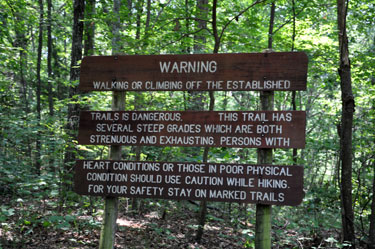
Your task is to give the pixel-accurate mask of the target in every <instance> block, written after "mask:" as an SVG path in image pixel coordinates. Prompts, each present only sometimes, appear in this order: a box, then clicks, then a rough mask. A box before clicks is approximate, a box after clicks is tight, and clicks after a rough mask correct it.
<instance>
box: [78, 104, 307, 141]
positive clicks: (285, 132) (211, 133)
mask: <svg viewBox="0 0 375 249" xmlns="http://www.w3.org/2000/svg"><path fill="white" fill-rule="evenodd" d="M305 125H306V114H305V112H304V111H223V112H220V111H184V112H179V111H85V112H81V116H80V126H79V135H78V143H80V144H87V145H90V144H95V145H144V146H207V147H249V148H304V146H305Z"/></svg>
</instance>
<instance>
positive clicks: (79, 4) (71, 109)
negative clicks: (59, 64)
mask: <svg viewBox="0 0 375 249" xmlns="http://www.w3.org/2000/svg"><path fill="white" fill-rule="evenodd" d="M73 8H74V10H73V11H74V20H73V37H72V52H71V65H70V81H71V82H74V81H78V80H79V72H80V70H79V64H78V62H79V61H80V60H81V59H82V40H83V21H82V20H83V19H84V11H85V1H84V0H74V3H73ZM77 94H78V89H77V87H75V86H71V87H69V98H70V99H71V98H73V97H74V96H75V95H77ZM79 111H80V107H79V104H69V105H68V120H67V125H66V133H67V135H68V136H69V138H68V141H67V148H66V151H65V158H64V170H63V183H62V184H63V190H62V191H63V196H62V198H65V192H66V191H67V190H69V189H71V182H72V174H71V172H72V169H73V165H74V162H75V158H76V156H75V147H74V144H73V143H72V142H71V140H72V139H75V138H76V137H77V130H78V118H79Z"/></svg>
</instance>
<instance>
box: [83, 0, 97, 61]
mask: <svg viewBox="0 0 375 249" xmlns="http://www.w3.org/2000/svg"><path fill="white" fill-rule="evenodd" d="M94 14H95V0H87V1H86V10H85V16H86V17H85V19H86V22H85V39H84V56H89V55H93V54H94V44H95V42H94V37H95V22H94V21H93V20H92V18H93V17H94Z"/></svg>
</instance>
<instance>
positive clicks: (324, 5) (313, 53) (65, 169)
mask: <svg viewBox="0 0 375 249" xmlns="http://www.w3.org/2000/svg"><path fill="white" fill-rule="evenodd" d="M96 2H97V3H96V9H95V12H94V13H93V16H92V17H91V18H88V19H85V20H83V21H84V22H85V24H86V25H88V24H92V25H95V46H94V55H109V54H111V51H112V38H113V34H112V32H111V30H112V21H113V19H114V18H115V16H114V13H113V11H112V2H111V1H96ZM128 3H132V5H131V6H128V5H127V2H126V1H125V2H124V1H123V4H122V5H121V10H120V13H121V17H120V19H121V20H120V21H121V23H122V25H123V26H122V28H121V32H120V34H121V46H122V47H121V52H122V53H123V54H162V53H169V54H172V53H174V54H184V53H193V52H196V49H197V48H194V45H197V43H199V44H200V45H201V47H202V48H201V49H200V50H199V52H200V53H203V52H212V50H213V47H214V42H215V40H214V37H213V28H212V21H211V10H212V6H211V4H212V3H211V2H210V3H209V5H208V6H207V8H208V10H207V13H204V15H203V17H201V16H200V15H199V13H198V8H197V7H196V1H193V0H187V1H151V5H150V9H148V7H147V2H146V1H128ZM275 3H276V17H275V25H274V34H273V36H272V37H273V41H274V43H273V48H274V50H275V51H291V49H292V47H294V50H298V51H304V52H306V54H307V55H308V57H309V68H308V89H307V91H306V92H297V94H296V106H297V110H306V111H307V128H306V148H305V149H304V150H299V152H298V160H297V164H300V165H304V168H305V173H304V175H305V184H304V189H305V191H306V196H305V198H304V201H303V203H302V204H301V206H299V207H292V208H290V207H275V208H274V224H275V225H274V229H273V230H274V236H275V238H277V239H279V240H278V241H277V244H278V246H280V247H285V248H298V247H299V246H300V243H302V244H304V245H306V247H310V248H314V247H316V248H317V247H318V246H319V244H317V243H316V242H314V239H317V238H319V239H320V242H322V243H323V245H324V246H326V247H337V248H341V247H343V246H344V243H343V242H342V241H340V240H339V238H338V237H337V231H338V230H339V228H340V223H339V220H340V211H339V206H340V202H339V197H340V192H339V187H338V186H339V165H340V162H339V161H338V158H339V147H340V144H339V137H338V132H337V131H338V128H339V124H340V118H341V117H340V113H341V95H340V82H339V78H338V74H337V68H338V65H339V62H338V58H339V56H338V52H339V51H338V42H337V37H338V34H337V28H336V26H337V25H336V2H334V1H328V2H327V1H325V2H323V1H317V0H314V1H307V0H302V1H294V6H293V1H284V0H283V1H276V2H275ZM251 4H252V2H249V1H243V0H235V1H219V5H218V10H217V11H218V15H217V17H218V20H217V25H218V26H217V28H218V31H219V33H220V32H222V31H223V30H224V31H223V35H222V37H221V40H220V45H221V46H220V52H223V53H224V52H225V53H243V52H260V51H263V50H264V49H265V48H267V40H268V25H269V15H270V13H269V12H270V11H269V7H270V4H269V2H263V3H260V4H257V5H255V6H253V7H251V8H249V9H248V10H247V11H244V10H246V9H247V8H248V7H249V6H250V5H251ZM45 5H46V3H45ZM52 7H53V8H52V20H51V25H52V48H53V49H52V50H53V52H52V71H53V72H52V77H51V78H48V72H47V55H48V51H47V36H44V37H43V53H42V71H41V78H42V92H41V106H42V111H41V116H42V118H41V120H40V121H39V120H38V118H37V113H36V104H37V103H36V102H37V100H36V94H37V93H36V82H37V80H36V59H37V37H38V25H39V20H38V17H39V13H38V10H39V8H38V2H37V1H34V0H17V1H0V72H1V73H0V198H1V199H2V200H3V199H4V200H5V201H4V203H1V206H0V222H1V224H2V227H1V229H2V230H1V232H3V231H4V232H7V231H17V232H18V233H19V234H21V235H23V236H25V237H26V238H30V237H32V234H33V232H36V231H38V230H39V229H44V230H43V231H50V230H51V231H62V232H66V231H70V230H73V231H79V230H84V231H91V230H92V229H97V228H98V227H99V225H100V223H99V222H98V221H97V220H96V219H95V216H97V215H99V213H98V210H100V208H101V205H102V202H101V200H100V199H98V198H88V197H83V196H78V195H77V194H75V193H74V192H73V191H72V176H73V164H74V163H72V162H66V161H65V158H64V154H65V152H66V151H67V149H68V148H70V146H73V147H74V148H75V156H76V157H77V158H78V159H84V158H90V159H106V158H107V157H108V147H106V146H84V145H77V142H76V139H75V138H73V139H72V138H71V137H70V136H69V134H68V133H67V131H66V127H67V124H68V122H71V121H72V120H67V112H68V105H70V104H77V105H80V106H81V107H82V108H83V109H89V110H108V109H109V108H110V105H111V103H110V102H111V93H108V92H93V93H79V94H78V95H75V96H72V97H70V98H69V89H70V88H72V87H75V86H77V84H78V82H71V81H70V80H69V78H70V75H69V73H70V59H71V41H72V37H71V34H72V20H73V18H72V15H73V1H66V0H57V1H53V6H52ZM293 8H294V9H295V13H296V14H297V16H296V22H295V23H293ZM45 9H46V6H45ZM374 9H375V6H374V3H373V1H370V0H366V1H361V2H360V1H351V3H350V8H349V10H348V11H349V12H348V29H349V31H348V36H349V44H350V54H351V57H350V59H351V63H352V84H353V92H354V94H355V102H356V112H355V119H354V127H353V131H354V133H353V153H354V159H353V186H354V188H353V201H354V209H355V214H356V219H355V221H356V224H357V227H360V229H358V232H357V233H358V234H357V235H358V236H357V237H359V238H364V237H365V236H366V232H364V231H368V229H369V223H370V222H369V217H370V214H371V210H370V204H371V203H370V201H369V200H370V198H371V197H372V194H371V193H372V184H373V175H374V169H373V165H374V163H375V162H374V161H375V159H374V156H373V154H374V151H375V144H374V141H375V137H374V130H375V122H374V120H375V107H374V106H375V40H374V38H375V29H374V26H375V25H374V24H375V23H374V22H375V14H374V13H375V11H374ZM243 11H244V12H243ZM242 12H243V13H242ZM240 13H242V14H240ZM197 17H200V18H197ZM44 21H45V22H44V24H45V25H44V26H43V27H44V29H45V31H46V30H47V26H48V22H47V20H44ZM201 21H206V27H205V28H203V29H201V28H200V24H201ZM294 24H295V25H294ZM294 28H295V40H294V41H293V39H292V35H293V30H294ZM45 33H46V32H45ZM85 35H86V36H85V37H86V38H87V34H85ZM199 37H202V39H201V38H199ZM198 38H199V39H200V40H199V39H198ZM198 40H199V41H198ZM203 41H204V42H203ZM48 81H50V82H51V84H52V98H53V110H54V115H53V116H51V115H50V110H49V98H48V97H49V96H48V90H47V82H48ZM126 98H127V99H126V110H135V109H136V110H186V109H188V108H189V106H191V101H192V99H191V98H190V94H189V93H185V92H144V93H138V92H128V93H127V96H126ZM258 99H259V94H258V93H257V92H215V110H257V109H259V101H258ZM208 103H209V97H208V94H207V93H204V94H203V101H202V105H203V106H204V109H208ZM291 108H292V103H291V93H290V92H277V93H275V109H276V110H291ZM37 142H40V143H41V150H40V151H39V152H40V153H39V152H38V151H37V145H36V144H37ZM137 153H138V152H137V150H136V149H135V148H131V147H127V148H125V149H124V151H123V159H127V160H134V159H135V158H136V157H137V156H140V158H141V160H148V161H153V160H160V161H167V160H171V161H187V162H201V161H202V160H203V158H202V156H203V149H202V148H177V147H143V148H141V152H140V154H137ZM256 153H257V152H256V150H255V149H248V148H245V149H238V148H212V149H210V151H209V161H210V162H227V163H231V162H238V163H256V161H257V155H256ZM39 154H40V155H41V156H40V157H39V156H38V155H39ZM38 163H40V165H41V168H40V174H37V171H36V165H37V164H38ZM274 163H275V164H284V165H289V164H292V163H294V162H293V158H292V151H291V150H282V149H280V150H274ZM63 185H67V186H68V189H67V190H63V188H62V186H63ZM168 203H170V202H169V201H168V202H163V201H158V200H153V201H150V202H147V205H148V206H149V207H151V208H155V209H162V208H163V207H166V206H167V207H168V208H174V207H173V205H170V204H168ZM147 205H146V206H147ZM178 205H180V206H179V207H178V208H176V209H177V210H179V209H180V208H181V206H183V205H182V204H180V203H179V204H178ZM214 205H215V207H218V208H219V209H225V210H226V207H227V206H226V205H227V204H221V203H216V204H214ZM194 208H196V207H192V209H194ZM77 210H79V211H77ZM79 215H85V216H90V217H91V218H88V219H86V218H82V217H79ZM92 216H93V217H92ZM253 216H254V208H252V207H246V208H243V207H242V206H240V205H238V204H233V205H231V206H230V211H229V212H226V213H225V214H224V215H223V216H219V215H211V214H209V215H208V220H209V221H210V222H218V223H229V224H230V225H231V226H232V227H233V228H235V229H237V230H241V231H242V232H241V233H242V235H243V236H242V238H244V239H245V240H244V241H246V242H244V244H243V245H242V246H243V247H245V248H253V247H254V234H253V228H252V227H250V226H248V225H243V223H244V222H248V219H250V223H251V224H254V220H252V219H253V218H249V217H253ZM190 226H191V229H195V228H196V227H194V225H190ZM150 229H151V230H152V231H153V232H155V233H156V234H160V235H162V236H166V237H167V238H168V239H170V240H175V239H176V238H175V237H173V236H172V235H171V230H170V229H169V228H159V227H158V226H156V225H151V226H150ZM325 233H327V234H328V235H327V236H325ZM20 241H21V242H20V243H21V245H22V243H26V241H25V240H20ZM76 242H77V243H81V242H79V241H78V240H77V241H76ZM82 243H84V242H82Z"/></svg>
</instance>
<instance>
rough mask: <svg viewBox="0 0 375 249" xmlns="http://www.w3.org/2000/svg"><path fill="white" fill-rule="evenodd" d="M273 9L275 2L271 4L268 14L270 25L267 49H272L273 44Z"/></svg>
mask: <svg viewBox="0 0 375 249" xmlns="http://www.w3.org/2000/svg"><path fill="white" fill-rule="evenodd" d="M275 9H276V5H275V2H272V3H271V13H270V25H269V28H268V49H272V43H273V25H274V20H275Z"/></svg>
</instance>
